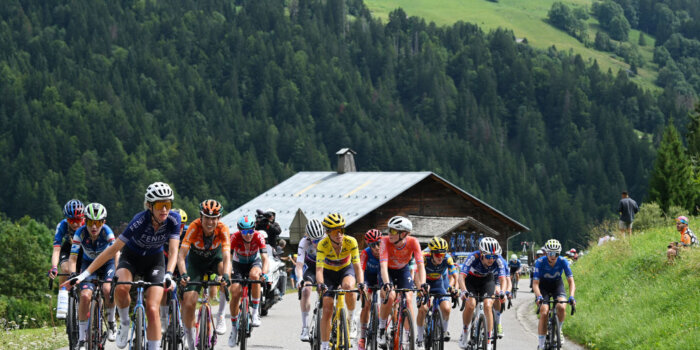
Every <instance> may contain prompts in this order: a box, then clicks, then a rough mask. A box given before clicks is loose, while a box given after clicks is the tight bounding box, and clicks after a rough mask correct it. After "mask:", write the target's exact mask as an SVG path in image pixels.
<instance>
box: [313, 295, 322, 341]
mask: <svg viewBox="0 0 700 350" xmlns="http://www.w3.org/2000/svg"><path fill="white" fill-rule="evenodd" d="M320 304H321V303H319V305H320ZM320 314H321V309H319V308H318V307H317V308H315V309H314V316H313V317H314V319H313V322H312V323H311V324H313V327H314V328H313V330H312V332H311V350H321V315H320Z"/></svg>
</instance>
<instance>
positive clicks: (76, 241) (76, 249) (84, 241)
mask: <svg viewBox="0 0 700 350" xmlns="http://www.w3.org/2000/svg"><path fill="white" fill-rule="evenodd" d="M112 244H114V232H112V229H111V228H110V227H109V226H107V225H102V228H101V229H100V233H99V234H98V235H97V238H96V239H94V240H93V239H92V237H91V236H90V232H89V231H88V229H87V227H85V226H81V227H80V228H79V229H78V231H75V234H74V235H73V246H72V247H71V249H70V254H71V255H78V254H79V253H80V248H81V247H82V248H83V262H92V261H93V260H95V258H97V256H98V255H100V253H102V252H103V251H105V249H107V248H108V247H109V246H111V245H112Z"/></svg>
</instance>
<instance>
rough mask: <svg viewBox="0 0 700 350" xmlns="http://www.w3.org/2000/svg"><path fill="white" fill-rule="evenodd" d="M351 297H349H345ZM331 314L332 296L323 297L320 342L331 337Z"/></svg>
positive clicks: (324, 341)
mask: <svg viewBox="0 0 700 350" xmlns="http://www.w3.org/2000/svg"><path fill="white" fill-rule="evenodd" d="M347 299H351V298H346V299H345V300H347ZM332 316H333V298H332V297H329V296H324V297H323V314H322V316H321V343H325V344H327V343H328V341H329V340H330V339H331V317H332Z"/></svg>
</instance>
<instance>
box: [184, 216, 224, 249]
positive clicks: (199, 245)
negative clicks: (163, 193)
mask: <svg viewBox="0 0 700 350" xmlns="http://www.w3.org/2000/svg"><path fill="white" fill-rule="evenodd" d="M230 239H231V237H230V234H229V231H228V226H226V225H224V223H222V222H221V221H219V223H218V224H217V225H216V227H215V228H214V234H213V235H211V236H210V237H205V236H204V231H203V229H202V220H201V219H196V220H194V221H192V223H191V224H190V227H189V228H188V229H187V233H186V234H185V239H184V240H183V241H182V247H187V248H189V249H190V252H189V253H190V254H194V255H197V256H199V257H200V258H211V257H213V256H215V255H216V254H219V253H220V252H230V251H231V242H230Z"/></svg>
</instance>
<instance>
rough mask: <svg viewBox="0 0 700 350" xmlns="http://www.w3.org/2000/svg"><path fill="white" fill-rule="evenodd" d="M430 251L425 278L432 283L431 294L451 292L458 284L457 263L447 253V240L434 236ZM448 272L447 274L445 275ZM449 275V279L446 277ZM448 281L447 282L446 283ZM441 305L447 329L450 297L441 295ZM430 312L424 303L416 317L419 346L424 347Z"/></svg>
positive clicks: (427, 254)
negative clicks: (425, 330) (426, 320)
mask: <svg viewBox="0 0 700 350" xmlns="http://www.w3.org/2000/svg"><path fill="white" fill-rule="evenodd" d="M428 248H430V252H425V253H423V259H424V261H425V276H426V277H425V278H426V280H427V283H428V284H429V285H430V294H447V292H448V290H449V291H450V293H451V292H452V291H453V289H454V287H455V286H456V285H457V273H458V270H457V269H456V268H455V267H456V266H455V263H454V262H453V261H452V257H451V256H450V255H449V254H448V253H447V250H448V248H447V241H446V240H444V239H442V238H440V237H433V238H432V239H431V240H430V243H428ZM445 273H447V275H445ZM446 276H447V281H445V277H446ZM445 282H447V283H445ZM445 284H447V285H448V288H447V289H448V290H446V289H445ZM437 302H438V303H439V305H440V311H441V316H442V329H443V330H447V326H448V321H449V320H450V310H451V309H452V308H451V306H452V305H451V303H450V298H449V297H440V298H438V299H437ZM427 314H428V305H427V304H426V305H423V306H421V307H420V308H419V309H418V317H417V319H416V325H417V328H418V329H417V330H418V332H417V337H416V343H417V345H418V347H419V348H422V347H423V338H424V335H423V333H424V329H425V316H426V315H427Z"/></svg>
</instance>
